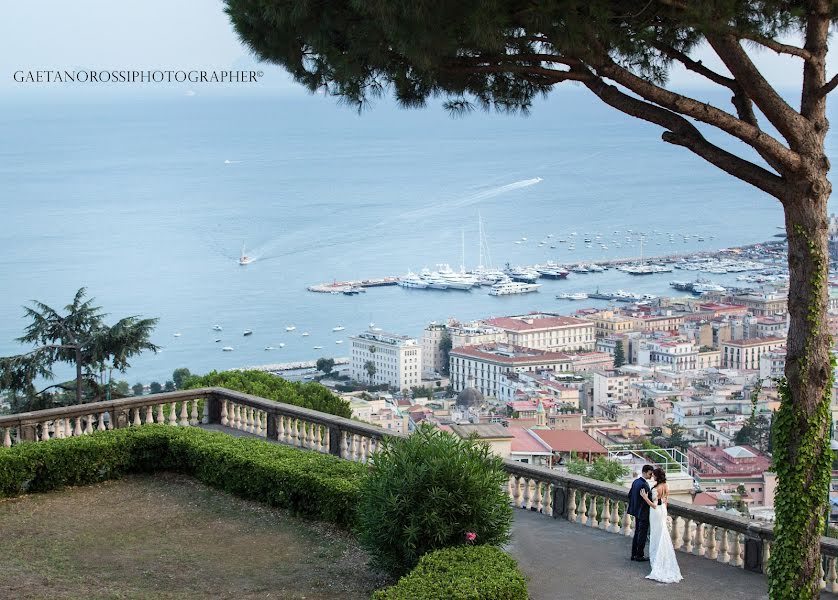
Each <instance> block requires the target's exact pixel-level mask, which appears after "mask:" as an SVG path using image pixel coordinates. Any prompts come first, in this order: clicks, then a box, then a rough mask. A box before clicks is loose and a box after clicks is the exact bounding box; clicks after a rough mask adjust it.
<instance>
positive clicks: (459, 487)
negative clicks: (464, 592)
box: [358, 425, 512, 575]
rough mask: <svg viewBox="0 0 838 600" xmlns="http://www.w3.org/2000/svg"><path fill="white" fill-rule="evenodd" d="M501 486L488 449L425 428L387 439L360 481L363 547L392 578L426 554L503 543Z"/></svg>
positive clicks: (507, 511)
mask: <svg viewBox="0 0 838 600" xmlns="http://www.w3.org/2000/svg"><path fill="white" fill-rule="evenodd" d="M506 483H507V474H506V472H505V471H504V470H503V461H502V460H501V459H500V458H499V457H497V456H495V455H493V454H492V453H491V452H490V451H489V448H488V446H487V445H486V444H480V443H476V442H474V441H472V440H462V439H460V438H458V437H457V436H455V435H453V434H450V433H446V432H443V431H439V430H438V429H435V428H434V427H432V426H430V425H423V426H421V427H420V428H419V429H418V430H417V431H416V432H415V433H413V434H412V435H410V436H409V437H407V438H395V439H387V440H384V442H383V444H382V446H381V448H380V449H379V451H378V452H376V453H375V454H374V455H373V457H372V462H371V469H370V473H369V475H368V476H367V477H366V478H365V479H364V481H363V482H362V484H361V500H360V503H359V506H358V536H359V538H360V541H361V544H362V545H363V546H364V548H365V549H366V550H367V552H368V553H369V554H370V556H371V557H372V560H373V563H374V564H376V565H377V566H379V567H382V568H384V569H386V570H387V571H389V572H390V573H393V574H395V575H401V574H404V573H405V572H407V571H408V570H410V569H411V568H413V567H414V566H415V565H416V563H417V562H418V560H419V558H420V557H421V556H422V555H423V554H425V553H427V552H429V551H431V550H436V549H439V548H445V547H448V546H460V545H464V544H469V545H473V544H475V543H479V544H486V545H499V544H502V543H504V542H505V541H506V540H507V539H508V538H509V526H510V521H511V519H512V509H511V507H510V506H509V498H508V496H507V494H506V492H505V491H504V486H505V485H506Z"/></svg>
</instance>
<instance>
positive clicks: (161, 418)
mask: <svg viewBox="0 0 838 600" xmlns="http://www.w3.org/2000/svg"><path fill="white" fill-rule="evenodd" d="M154 422H155V423H157V424H158V425H164V424H165V423H166V415H164V414H163V405H162V404H158V405H157V414H156V417H155V419H154Z"/></svg>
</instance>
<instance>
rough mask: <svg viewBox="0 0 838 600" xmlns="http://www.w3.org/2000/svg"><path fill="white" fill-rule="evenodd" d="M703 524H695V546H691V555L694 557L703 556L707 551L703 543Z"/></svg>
mask: <svg viewBox="0 0 838 600" xmlns="http://www.w3.org/2000/svg"><path fill="white" fill-rule="evenodd" d="M704 527H705V525H704V523H701V522H700V521H696V522H695V545H694V546H693V554H695V555H696V556H704V553H705V552H706V551H707V548H706V546H705V542H704Z"/></svg>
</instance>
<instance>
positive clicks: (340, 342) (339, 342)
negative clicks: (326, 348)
mask: <svg viewBox="0 0 838 600" xmlns="http://www.w3.org/2000/svg"><path fill="white" fill-rule="evenodd" d="M335 343H336V344H342V343H343V340H335Z"/></svg>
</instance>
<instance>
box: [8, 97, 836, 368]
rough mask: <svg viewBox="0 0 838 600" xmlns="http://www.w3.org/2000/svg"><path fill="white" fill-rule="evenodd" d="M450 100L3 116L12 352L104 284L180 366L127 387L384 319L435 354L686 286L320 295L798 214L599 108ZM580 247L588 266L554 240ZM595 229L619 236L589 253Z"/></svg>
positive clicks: (683, 247) (139, 103)
mask: <svg viewBox="0 0 838 600" xmlns="http://www.w3.org/2000/svg"><path fill="white" fill-rule="evenodd" d="M708 96H709V93H708ZM439 104H440V103H439V102H437V101H433V100H432V101H431V102H429V105H428V106H427V107H426V108H424V109H420V110H406V109H402V108H399V107H397V106H395V105H394V104H393V103H392V102H390V101H387V100H380V101H378V102H377V103H375V105H374V106H373V107H371V108H369V109H366V110H365V111H364V112H362V113H361V114H358V113H357V111H355V110H354V109H353V108H351V107H347V106H344V105H341V104H339V103H338V102H336V101H335V99H334V98H328V97H324V96H322V95H313V96H312V95H306V94H301V93H298V94H287V93H280V92H271V93H269V92H265V93H253V92H248V93H231V92H228V93H225V94H210V93H204V91H202V90H198V91H196V92H192V91H189V92H187V93H184V91H183V90H182V89H173V90H167V91H161V92H159V93H156V94H146V95H142V96H141V95H138V94H136V95H135V94H131V93H123V94H109V95H106V94H99V93H79V94H75V95H72V94H70V95H67V97H65V96H63V95H59V94H58V92H56V93H55V94H52V93H41V94H39V95H32V96H21V95H15V94H12V95H10V96H9V97H7V98H5V99H3V100H2V101H0V107H1V108H2V110H0V131H2V132H3V143H2V144H0V224H1V225H0V290H2V293H0V356H5V355H10V354H16V353H19V352H21V351H23V350H25V349H26V347H25V346H21V345H20V344H18V343H17V342H16V341H15V340H16V338H17V337H18V336H20V335H21V334H22V331H23V328H24V327H25V326H26V324H27V321H26V320H25V319H24V317H23V308H22V307H23V306H24V305H27V304H28V303H29V302H30V301H32V300H38V301H41V302H44V303H47V304H49V305H51V306H53V307H56V308H59V307H63V306H64V305H66V304H68V303H69V302H70V300H71V299H72V297H73V294H74V293H75V291H76V290H77V289H79V288H80V287H86V288H87V290H88V293H89V294H90V295H91V296H93V297H94V298H95V299H96V303H97V304H98V305H99V306H101V307H102V310H103V311H104V312H106V313H107V314H108V317H107V318H106V320H107V321H108V322H114V321H116V320H117V319H119V318H121V317H123V316H128V315H141V316H143V317H157V318H159V323H158V325H157V327H156V329H155V331H154V334H153V337H152V341H153V342H154V343H156V344H158V345H159V346H160V347H161V350H160V352H159V353H156V354H155V353H145V354H143V355H141V356H139V357H136V358H135V359H134V360H132V361H131V363H132V366H131V368H130V370H129V371H128V372H127V373H125V374H118V375H115V377H118V378H121V379H126V380H128V381H129V382H130V383H131V384H133V383H136V382H142V383H146V384H147V383H149V382H150V381H159V382H161V383H162V382H163V381H165V380H167V379H171V374H172V371H173V370H174V369H175V368H178V367H187V368H189V369H190V370H191V371H192V372H193V373H203V372H207V371H209V370H212V369H230V368H236V367H245V366H251V365H264V364H274V363H285V362H293V361H304V360H313V359H316V358H319V357H321V356H332V357H342V356H348V352H349V342H348V336H349V335H352V334H356V333H359V332H362V331H364V330H366V329H367V328H368V327H369V325H370V323H375V325H376V326H377V327H379V328H381V329H383V330H385V331H390V332H394V333H398V334H406V335H411V336H417V337H419V336H421V333H422V329H423V328H424V327H425V326H426V325H427V324H428V323H430V322H432V321H437V322H441V321H444V320H445V319H447V318H449V317H454V318H458V319H461V320H470V319H475V318H481V317H489V316H499V315H509V314H520V313H526V312H530V311H540V310H547V311H558V312H562V313H570V312H572V311H574V310H576V309H578V308H581V307H582V306H602V305H604V304H605V303H604V302H602V301H593V300H591V301H586V302H575V303H574V302H568V301H564V300H557V299H556V297H555V296H556V294H559V293H562V292H577V291H585V292H588V291H593V290H594V289H596V288H599V289H600V290H604V291H613V290H616V289H624V290H626V291H630V292H638V293H652V294H666V293H669V287H668V282H669V281H670V280H672V279H679V278H680V279H684V278H685V277H681V276H680V275H681V274H679V273H678V272H677V271H676V272H675V273H666V274H660V275H652V276H647V277H632V276H629V275H627V274H624V273H622V272H618V271H615V270H610V271H607V272H605V273H601V274H591V275H575V274H572V275H571V276H570V277H568V278H567V280H564V281H555V282H553V281H548V282H544V281H542V283H544V285H543V287H542V288H541V290H540V291H539V292H538V293H535V294H528V295H521V296H506V297H491V296H488V294H487V290H486V288H483V289H480V290H473V291H470V292H460V291H447V292H439V291H427V290H410V289H403V288H399V287H386V288H374V289H369V290H368V291H367V292H366V293H364V294H360V295H358V296H352V297H348V296H344V295H330V294H316V293H311V292H308V291H307V290H306V287H307V286H308V285H311V284H315V283H323V282H330V281H334V280H338V281H340V280H347V279H364V278H373V277H382V276H388V275H402V274H405V273H406V272H408V270H413V271H416V272H418V271H419V270H420V269H422V268H423V267H429V268H432V269H433V268H434V267H435V265H436V264H438V263H449V264H450V265H451V266H452V267H453V268H455V269H459V268H460V265H461V264H465V266H466V267H467V268H469V267H473V266H475V265H476V264H477V263H478V261H479V259H480V257H481V252H479V239H478V223H479V222H481V221H482V226H483V229H484V232H485V238H486V240H485V241H486V244H485V249H486V250H487V251H484V252H483V253H482V254H483V263H484V264H490V263H491V264H494V265H495V266H503V265H504V264H505V263H510V264H512V265H518V264H533V263H538V262H546V261H548V260H553V261H556V262H560V263H569V262H573V263H577V262H590V261H599V260H606V259H612V258H618V257H623V256H638V255H639V254H640V247H639V235H638V232H644V233H645V238H646V241H645V245H644V248H643V253H644V255H646V256H654V255H659V254H671V253H674V252H681V253H687V252H694V251H699V250H712V249H719V248H723V247H728V246H735V245H741V244H749V243H756V242H761V241H765V240H770V239H775V237H774V236H775V235H776V234H778V233H781V231H780V229H779V228H780V227H782V225H783V219H782V211H781V209H780V206H779V204H778V203H777V202H776V201H775V200H773V199H772V198H769V197H768V196H766V195H765V194H763V193H761V192H760V191H758V190H756V189H754V188H751V187H750V186H748V185H746V184H744V183H742V182H740V181H737V180H735V179H733V178H732V177H730V176H728V175H726V174H724V173H722V172H720V171H719V170H717V169H716V168H715V167H712V166H710V165H708V164H706V163H704V162H703V161H702V160H700V159H698V158H697V157H695V156H693V155H692V154H690V153H689V152H688V151H686V150H684V149H683V148H679V147H675V146H671V145H668V144H666V143H663V142H662V141H661V140H660V134H661V131H660V129H658V128H657V127H654V126H651V125H648V124H645V123H642V122H639V121H636V120H633V119H630V118H628V117H624V116H622V115H620V114H618V113H616V112H613V111H611V110H609V109H607V108H605V107H604V106H602V105H601V104H599V103H597V102H596V101H595V100H593V99H592V98H591V97H590V96H589V95H588V94H586V93H584V91H582V90H578V89H573V88H570V89H569V90H568V91H566V92H565V91H560V92H557V93H554V94H552V95H550V96H549V97H548V98H546V99H540V100H538V101H537V102H536V103H535V104H534V106H533V107H532V110H531V112H530V114H529V115H528V116H521V115H499V114H494V113H484V112H479V111H475V112H473V113H471V114H468V115H465V116H462V117H456V118H455V117H452V116H450V115H449V114H448V113H446V112H445V111H444V110H443V109H442V108H441V106H440V105H439ZM833 120H834V118H833ZM713 139H717V138H713ZM832 146H834V144H833V143H832V138H830V147H832ZM833 161H834V158H833ZM629 231H630V233H629ZM571 232H577V242H576V243H575V249H574V250H569V249H568V246H569V245H570V244H569V243H567V242H566V243H555V244H552V245H556V246H557V247H556V248H555V249H551V248H550V245H551V244H545V245H541V246H539V242H540V241H541V240H551V239H552V240H558V239H560V238H568V239H569V236H570V234H571ZM670 233H672V234H674V241H673V242H670V238H669V234H670ZM585 234H590V235H591V236H595V235H597V234H599V235H600V236H601V241H597V242H596V243H594V244H593V247H592V248H587V247H586V246H585V244H584V242H583V241H582V238H583V236H584V235H585ZM550 235H552V236H553V237H552V238H548V236H550ZM685 236H687V240H686V241H685V240H684V238H685ZM699 236H700V237H701V238H702V241H700V240H699ZM523 238H526V240H523ZM627 238H630V239H627ZM516 242H518V243H516ZM617 243H619V244H620V247H617V246H616V244H617ZM600 244H605V245H607V246H608V249H603V248H601V247H600ZM243 246H244V247H245V249H246V252H247V254H249V255H250V256H252V257H254V258H255V260H254V261H253V262H252V263H251V264H249V265H246V266H241V265H239V264H238V258H239V255H240V253H241V251H242V247H243ZM684 275H686V274H684ZM691 275H692V276H694V274H691ZM732 277H733V276H732V275H731V276H715V277H714V280H716V281H717V282H720V283H724V282H727V281H732ZM686 278H689V277H686ZM216 324H218V325H220V326H221V327H222V328H223V330H222V331H221V332H216V331H213V329H212V327H213V326H214V325H216ZM291 326H293V327H295V328H296V329H294V330H293V331H290V332H289V331H286V327H291ZM335 327H344V328H345V329H344V330H343V331H340V332H335V331H333V328H335ZM247 329H250V330H252V331H253V334H252V335H250V336H244V335H243V332H244V331H245V330H247ZM303 332H308V333H309V334H310V335H309V336H302V333H303ZM176 334H180V335H176ZM219 339H220V341H216V340H219ZM338 340H344V341H343V343H342V344H338V343H337V342H338ZM280 343H282V344H284V345H285V346H284V347H283V348H279V344H280ZM223 346H231V347H233V348H234V350H233V351H232V352H223V351H222V347H223ZM268 346H272V347H274V348H275V349H274V350H265V348H266V347H268ZM315 346H321V348H315ZM70 373H71V372H70V370H69V369H67V370H66V371H65V370H64V369H58V371H57V375H58V376H59V377H62V376H66V377H68V378H69V377H71V374H70Z"/></svg>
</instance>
